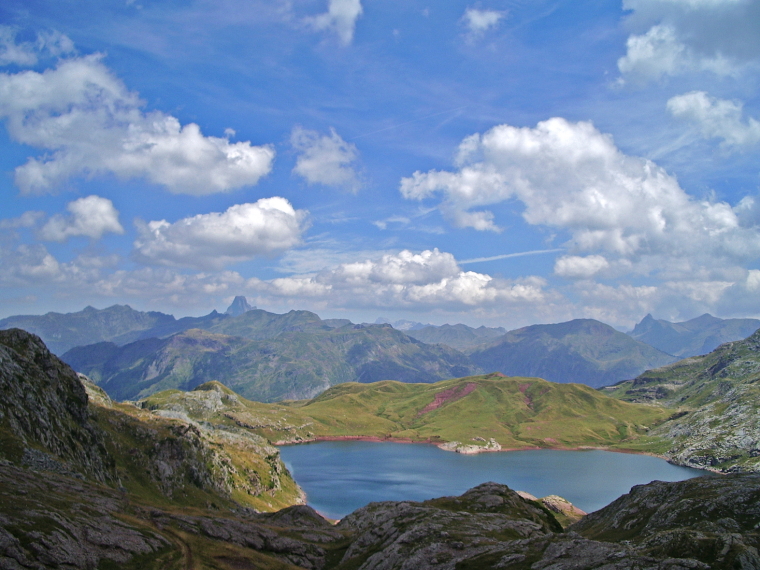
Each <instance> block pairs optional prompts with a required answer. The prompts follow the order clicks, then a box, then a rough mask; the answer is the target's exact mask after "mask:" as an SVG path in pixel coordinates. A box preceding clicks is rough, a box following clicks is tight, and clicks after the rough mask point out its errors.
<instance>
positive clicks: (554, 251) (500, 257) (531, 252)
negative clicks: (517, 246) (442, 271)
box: [458, 249, 565, 265]
mask: <svg viewBox="0 0 760 570" xmlns="http://www.w3.org/2000/svg"><path fill="white" fill-rule="evenodd" d="M558 251H565V250H564V249H535V250H533V251H521V252H519V253H505V254H504V255H494V256H493V257H476V258H474V259H464V260H462V261H460V262H458V263H459V265H464V264H465V263H480V262H481V261H496V260H497V259H509V258H510V257H523V256H525V255H538V254H541V253H556V252H558Z"/></svg>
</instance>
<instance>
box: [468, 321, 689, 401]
mask: <svg viewBox="0 0 760 570" xmlns="http://www.w3.org/2000/svg"><path fill="white" fill-rule="evenodd" d="M470 359H471V360H472V361H473V362H474V363H475V364H477V365H478V366H480V367H481V368H483V369H485V370H498V371H499V372H502V373H504V374H507V375H509V376H537V377H539V378H544V379H545V380H549V381H551V382H581V383H583V384H587V385H589V386H593V387H595V388H597V387H600V386H605V385H607V384H611V383H613V382H617V381H619V380H623V379H627V378H631V377H634V376H636V375H637V374H640V373H641V372H643V371H644V370H646V369H648V368H654V367H657V366H661V365H663V364H668V363H670V362H673V361H674V360H675V357H673V356H671V355H669V354H665V353H664V352H661V351H659V350H657V349H656V348H654V347H652V346H649V345H648V344H644V343H643V342H639V341H637V340H635V339H632V338H631V337H629V336H628V335H626V334H624V333H621V332H620V331H617V330H615V329H613V328H612V327H611V326H609V325H605V324H604V323H601V322H599V321H595V320H593V319H576V320H574V321H569V322H566V323H559V324H556V325H533V326H529V327H525V328H522V329H517V330H514V331H510V332H508V333H506V334H505V335H504V336H501V337H499V338H497V339H496V340H494V341H492V342H491V343H490V344H488V345H486V346H484V347H480V348H476V349H474V350H473V351H471V352H470Z"/></svg>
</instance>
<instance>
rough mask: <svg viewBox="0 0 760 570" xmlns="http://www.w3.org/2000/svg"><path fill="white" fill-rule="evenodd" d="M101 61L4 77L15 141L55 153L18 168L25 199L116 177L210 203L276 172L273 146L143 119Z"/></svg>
mask: <svg viewBox="0 0 760 570" xmlns="http://www.w3.org/2000/svg"><path fill="white" fill-rule="evenodd" d="M101 59H102V56H100V55H91V56H88V57H80V58H72V59H66V60H62V61H60V62H59V63H58V65H57V66H56V67H55V68H53V69H47V70H45V71H44V72H42V73H38V72H35V71H23V72H20V73H16V74H0V117H2V118H4V119H5V120H6V125H7V129H8V132H9V134H10V136H11V138H12V139H13V140H15V141H17V142H20V143H22V144H26V145H29V146H31V147H35V148H41V149H45V150H46V151H47V152H46V153H45V154H44V155H42V156H39V157H33V158H30V159H29V161H28V162H27V163H26V164H24V165H22V166H19V167H18V168H16V171H15V181H16V184H17V185H18V187H19V188H20V189H21V191H22V192H23V193H27V194H30V193H42V192H49V191H51V190H54V189H55V188H56V187H58V186H60V185H61V184H62V183H63V182H64V181H66V180H67V179H68V178H70V177H72V176H76V175H85V176H90V177H91V176H97V175H103V174H108V173H112V174H115V175H116V176H118V177H120V178H134V177H144V178H146V179H147V180H149V181H150V182H153V183H156V184H160V185H163V186H165V187H166V188H168V189H169V190H170V191H171V192H174V193H181V194H194V195H203V194H211V193H215V192H225V191H229V190H233V189H235V188H240V187H242V186H247V185H252V184H256V183H257V182H258V181H259V179H260V178H261V177H262V176H265V175H266V174H268V173H269V171H270V170H271V168H272V161H273V160H274V150H273V148H272V147H270V146H253V145H251V143H250V142H236V143H232V142H230V141H229V140H228V139H226V138H217V137H211V136H204V135H203V134H202V133H201V130H200V127H198V125H196V124H194V123H189V124H186V125H184V126H183V125H181V124H180V122H179V120H177V119H176V118H175V117H172V116H170V115H166V114H164V113H161V112H159V111H153V112H149V113H146V112H144V111H142V109H141V107H142V105H143V103H142V101H140V99H139V97H138V95H137V94H136V93H134V92H130V91H128V90H127V89H126V87H125V86H124V85H123V84H122V83H121V81H119V80H118V79H117V78H116V77H114V75H113V74H112V73H111V72H110V71H109V70H108V69H107V68H106V66H105V65H103V63H102V61H101Z"/></svg>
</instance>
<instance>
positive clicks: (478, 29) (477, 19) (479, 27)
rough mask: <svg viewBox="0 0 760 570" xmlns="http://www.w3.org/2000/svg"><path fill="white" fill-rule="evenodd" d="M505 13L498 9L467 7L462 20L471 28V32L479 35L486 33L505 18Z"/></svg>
mask: <svg viewBox="0 0 760 570" xmlns="http://www.w3.org/2000/svg"><path fill="white" fill-rule="evenodd" d="M504 16H505V13H504V12H499V11H496V10H479V9H477V8H467V10H465V12H464V16H462V21H463V22H464V24H465V26H467V29H468V30H469V32H470V34H472V35H474V36H478V35H480V34H483V33H485V32H486V31H488V30H489V29H491V28H495V27H496V26H497V25H498V24H499V21H500V20H501V19H502V18H504Z"/></svg>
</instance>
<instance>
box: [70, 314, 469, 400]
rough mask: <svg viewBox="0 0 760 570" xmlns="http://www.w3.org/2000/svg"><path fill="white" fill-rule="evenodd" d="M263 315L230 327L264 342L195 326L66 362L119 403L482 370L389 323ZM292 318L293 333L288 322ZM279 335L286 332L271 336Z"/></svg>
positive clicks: (302, 393) (85, 352)
mask: <svg viewBox="0 0 760 570" xmlns="http://www.w3.org/2000/svg"><path fill="white" fill-rule="evenodd" d="M260 313H265V311H249V312H248V313H245V314H244V315H241V316H240V317H236V318H234V319H233V318H230V319H228V320H226V321H225V323H224V324H225V325H226V326H229V327H234V330H231V332H236V333H238V334H249V335H255V334H261V335H262V336H265V337H266V338H263V339H260V340H252V339H250V338H243V337H241V336H228V335H224V334H215V333H213V332H209V331H203V330H199V329H191V330H189V331H186V332H183V333H180V334H177V335H174V336H172V337H170V338H168V339H163V340H158V339H152V340H144V341H138V342H135V343H132V344H128V345H126V346H123V347H116V346H114V345H106V344H100V345H92V346H86V347H78V348H75V349H72V350H71V351H69V352H67V353H66V354H64V355H63V357H62V358H63V360H64V361H65V362H67V363H68V364H70V365H71V366H72V367H73V368H74V369H75V370H77V371H78V372H81V373H83V374H86V375H87V376H89V377H90V378H92V379H93V380H94V381H95V382H96V383H97V384H98V385H99V386H101V387H102V388H103V389H104V390H106V392H108V394H109V395H110V396H111V397H113V398H115V399H117V400H131V399H137V398H142V397H145V396H147V395H149V394H152V393H154V392H158V391H161V390H166V389H170V388H179V389H181V390H191V389H193V388H194V387H196V386H198V385H200V384H203V383H204V382H209V381H212V380H217V381H220V382H222V383H223V384H225V385H226V386H229V387H231V388H233V389H234V390H235V391H236V392H238V393H240V394H242V395H243V396H245V397H248V398H251V399H256V400H259V401H270V402H271V401H277V400H282V399H299V398H309V397H312V396H314V395H316V394H318V393H320V392H322V391H323V390H325V389H327V388H328V387H330V386H331V385H335V384H340V383H343V382H352V381H358V382H374V381H378V380H385V379H394V380H399V381H402V382H435V381H437V380H441V379H444V378H452V377H457V376H464V375H467V374H471V373H473V372H475V371H477V368H476V367H474V366H473V365H472V364H471V363H470V362H469V360H468V359H467V357H466V356H465V355H464V354H462V353H460V352H457V351H455V350H454V349H451V348H448V347H445V346H439V345H437V346H429V345H426V344H423V343H421V342H419V341H416V340H414V339H411V338H409V337H408V336H406V335H405V334H403V333H402V332H400V331H397V330H394V329H393V328H392V327H390V326H388V325H368V326H364V325H346V326H343V327H339V328H329V327H327V326H324V325H322V324H320V321H319V318H318V317H316V315H313V313H307V312H306V311H292V312H291V313H288V314H287V315H274V316H275V317H277V318H278V321H279V322H277V324H276V325H273V326H272V325H271V320H272V319H268V318H262V317H261V315H260ZM267 315H271V313H269V314H267ZM310 315H313V317H314V318H316V319H317V320H316V321H315V320H311V317H310ZM264 317H266V315H264ZM287 317H292V323H291V325H292V326H291V327H290V330H288V329H287V328H286V327H283V323H282V320H283V319H282V318H287ZM304 321H305V322H304ZM309 323H312V324H309ZM304 328H306V329H308V330H301V329H304ZM224 330H230V329H224ZM256 331H258V333H257V332H256ZM275 331H280V332H278V333H277V334H276V335H275V336H273V337H271V338H270V337H269V336H267V335H269V334H273V333H274V332H275Z"/></svg>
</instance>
